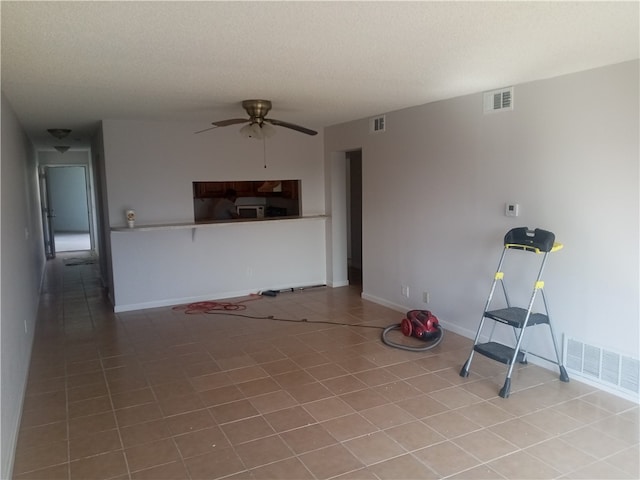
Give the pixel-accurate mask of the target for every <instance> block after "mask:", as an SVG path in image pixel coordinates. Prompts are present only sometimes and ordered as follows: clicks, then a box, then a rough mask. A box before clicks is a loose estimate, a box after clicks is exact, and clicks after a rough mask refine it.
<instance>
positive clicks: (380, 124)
mask: <svg viewBox="0 0 640 480" xmlns="http://www.w3.org/2000/svg"><path fill="white" fill-rule="evenodd" d="M386 126H387V122H386V120H385V118H384V115H380V116H378V117H373V118H372V119H371V121H370V123H369V127H370V128H369V130H370V131H371V133H381V132H384V131H385V128H386Z"/></svg>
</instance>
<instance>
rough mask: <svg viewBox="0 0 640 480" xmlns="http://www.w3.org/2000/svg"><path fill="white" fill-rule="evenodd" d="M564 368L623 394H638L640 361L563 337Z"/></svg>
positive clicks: (634, 395) (639, 388) (639, 390)
mask: <svg viewBox="0 0 640 480" xmlns="http://www.w3.org/2000/svg"><path fill="white" fill-rule="evenodd" d="M564 364H565V367H566V368H567V370H570V371H572V372H574V373H576V374H577V375H579V376H582V377H584V378H585V379H587V380H592V381H594V382H595V383H599V384H602V385H603V386H607V387H609V388H613V389H614V390H618V391H620V392H621V393H624V394H627V395H629V394H631V396H632V397H637V396H638V394H639V393H640V360H638V359H637V358H631V357H628V356H625V355H622V354H620V353H617V352H614V351H611V350H606V349H604V348H602V347H598V346H595V345H589V344H587V343H583V342H581V341H579V340H575V339H573V338H567V337H565V339H564Z"/></svg>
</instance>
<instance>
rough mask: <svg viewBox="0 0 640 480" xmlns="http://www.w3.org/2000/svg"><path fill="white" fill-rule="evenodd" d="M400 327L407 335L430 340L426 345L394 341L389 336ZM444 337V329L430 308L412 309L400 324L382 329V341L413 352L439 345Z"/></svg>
mask: <svg viewBox="0 0 640 480" xmlns="http://www.w3.org/2000/svg"><path fill="white" fill-rule="evenodd" d="M397 329H400V330H401V331H402V333H403V335H404V336H405V337H415V338H419V339H420V340H423V341H425V342H429V343H428V344H427V345H425V346H419V347H413V346H410V345H405V344H402V343H397V342H393V341H392V340H390V339H389V338H387V334H388V333H389V332H390V331H392V330H397ZM442 338H443V330H442V328H441V327H440V323H439V322H438V319H437V318H436V316H435V315H434V314H432V313H431V312H430V311H429V310H410V311H408V312H407V315H406V318H403V319H402V321H401V322H400V323H399V324H393V325H389V326H388V327H387V328H385V329H384V330H383V331H382V341H383V342H384V343H385V344H386V345H389V346H390V347H395V348H400V349H402V350H409V351H411V352H424V351H426V350H429V349H431V348H434V347H435V346H437V345H438V344H439V343H440V342H441V341H442Z"/></svg>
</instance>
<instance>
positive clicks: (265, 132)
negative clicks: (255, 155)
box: [240, 122, 276, 140]
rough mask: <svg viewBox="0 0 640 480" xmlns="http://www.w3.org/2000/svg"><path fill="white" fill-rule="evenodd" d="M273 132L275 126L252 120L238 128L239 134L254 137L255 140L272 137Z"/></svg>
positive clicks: (274, 131)
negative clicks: (252, 121)
mask: <svg viewBox="0 0 640 480" xmlns="http://www.w3.org/2000/svg"><path fill="white" fill-rule="evenodd" d="M275 133H276V130H275V128H273V127H272V126H271V125H269V124H268V123H263V124H260V123H258V122H254V123H250V124H249V125H245V126H244V127H242V128H241V129H240V135H242V136H243V137H244V138H255V139H257V140H262V139H264V138H269V137H272V136H274V135H275Z"/></svg>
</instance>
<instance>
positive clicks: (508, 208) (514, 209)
mask: <svg viewBox="0 0 640 480" xmlns="http://www.w3.org/2000/svg"><path fill="white" fill-rule="evenodd" d="M504 214H505V215H506V216H507V217H517V216H518V215H519V214H520V205H518V204H517V203H507V204H506V205H505V207H504Z"/></svg>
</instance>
